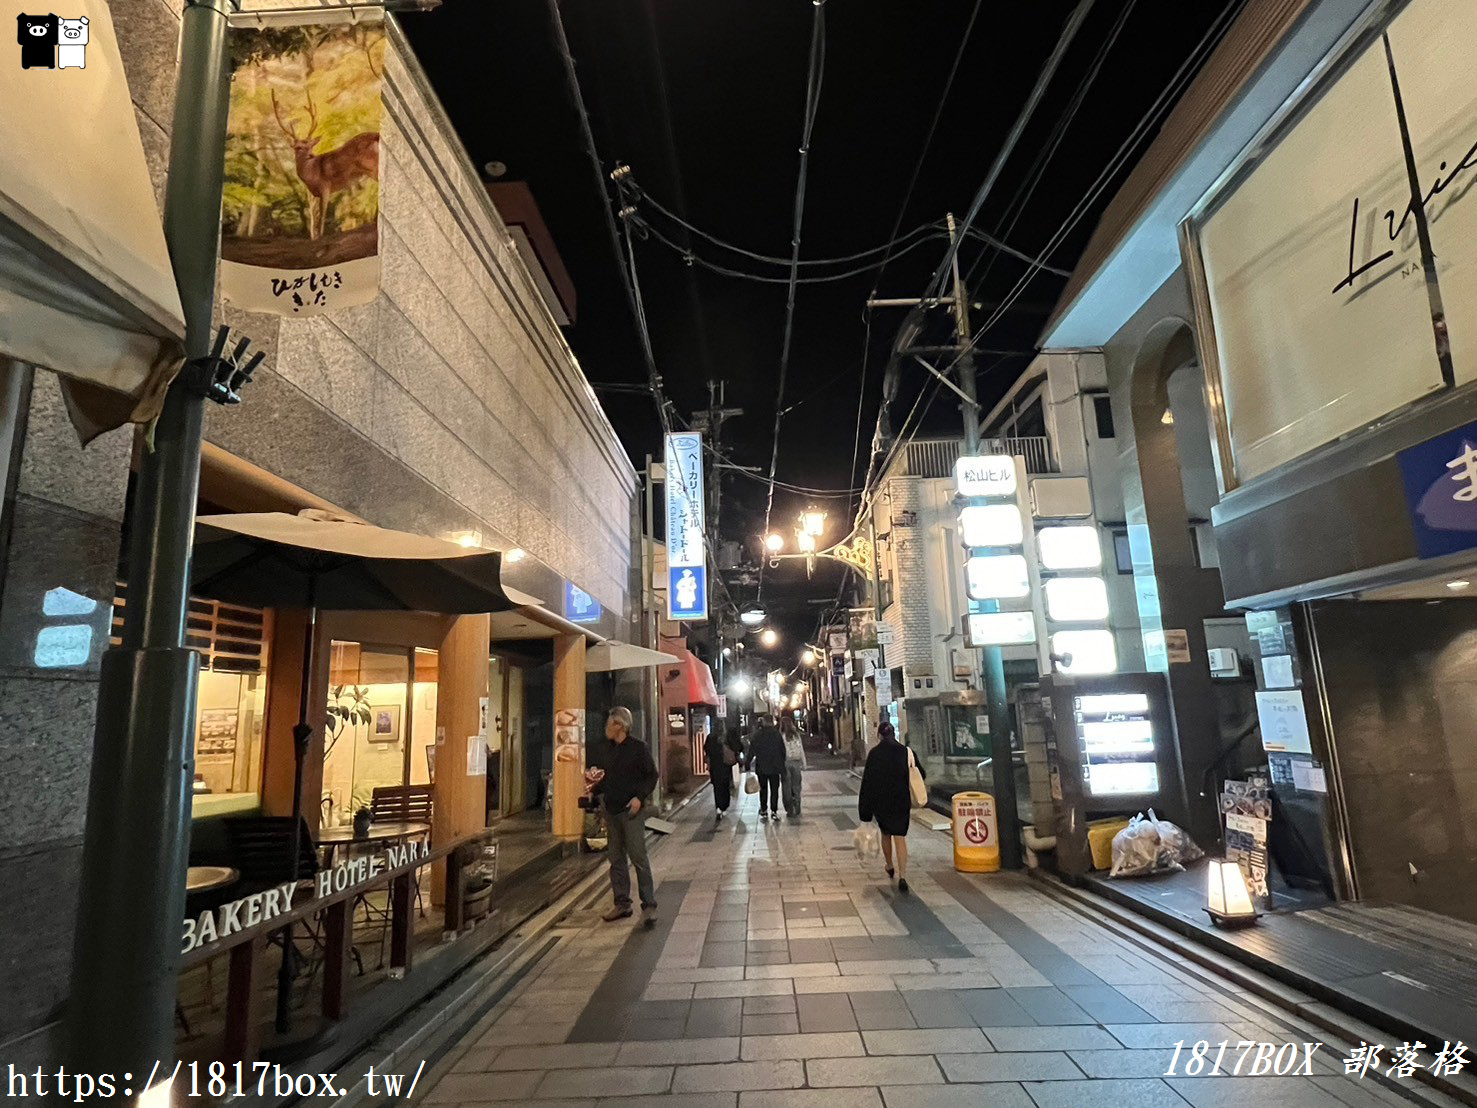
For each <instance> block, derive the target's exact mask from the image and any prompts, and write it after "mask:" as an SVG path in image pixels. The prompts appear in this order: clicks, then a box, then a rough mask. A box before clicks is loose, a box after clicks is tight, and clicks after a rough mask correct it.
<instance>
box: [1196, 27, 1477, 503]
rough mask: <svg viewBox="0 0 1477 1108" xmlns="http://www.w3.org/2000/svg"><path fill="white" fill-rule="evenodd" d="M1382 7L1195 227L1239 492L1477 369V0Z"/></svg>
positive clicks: (1204, 208) (1223, 448) (1204, 336)
mask: <svg viewBox="0 0 1477 1108" xmlns="http://www.w3.org/2000/svg"><path fill="white" fill-rule="evenodd" d="M1391 7H1398V10H1396V12H1395V14H1394V15H1393V17H1388V15H1387V13H1388V11H1389V9H1390V8H1391ZM1387 17H1388V22H1387V23H1386V24H1385V25H1384V26H1383V27H1381V26H1380V25H1379V24H1378V23H1374V24H1370V25H1368V26H1366V27H1364V28H1362V29H1361V30H1360V32H1359V33H1357V34H1355V35H1351V36H1350V38H1349V39H1348V46H1347V52H1346V53H1345V54H1343V55H1342V56H1341V57H1339V58H1337V59H1332V60H1331V64H1329V65H1328V66H1326V67H1325V69H1324V74H1325V76H1324V77H1323V78H1322V79H1321V80H1320V81H1317V82H1314V83H1312V84H1311V85H1310V87H1309V89H1308V92H1307V93H1306V94H1305V95H1304V96H1302V97H1299V98H1296V99H1294V100H1293V101H1292V102H1290V103H1289V104H1288V105H1287V106H1286V108H1285V110H1284V111H1283V112H1282V113H1281V114H1280V115H1279V117H1278V118H1277V119H1275V120H1274V121H1273V122H1272V124H1270V125H1269V127H1268V128H1267V130H1266V131H1265V132H1264V134H1262V135H1260V136H1258V137H1257V139H1256V140H1255V141H1253V142H1251V143H1249V144H1248V146H1247V151H1248V155H1247V158H1246V160H1245V161H1244V162H1243V163H1242V164H1241V165H1239V166H1235V167H1233V169H1232V171H1231V172H1229V173H1228V174H1227V175H1226V176H1225V178H1224V179H1223V183H1222V184H1221V185H1220V186H1219V187H1218V188H1217V189H1216V190H1215V191H1214V192H1212V193H1211V194H1209V195H1207V196H1206V197H1205V198H1204V199H1203V200H1202V201H1201V203H1200V204H1199V205H1198V206H1197V208H1196V210H1195V211H1194V212H1192V214H1191V217H1190V219H1189V220H1188V221H1187V224H1186V232H1187V233H1186V235H1185V236H1184V239H1183V241H1184V242H1185V250H1186V255H1187V261H1188V265H1187V269H1188V271H1189V272H1191V273H1192V274H1195V275H1196V277H1197V280H1195V281H1194V282H1193V284H1194V285H1195V292H1196V296H1197V299H1198V301H1199V303H1198V305H1197V307H1198V308H1199V309H1200V310H1199V312H1198V313H1197V314H1199V315H1201V316H1202V317H1204V318H1206V319H1207V320H1208V322H1209V324H1210V326H1209V327H1202V328H1200V329H1199V334H1198V336H1197V337H1198V339H1199V342H1200V349H1201V353H1202V356H1203V357H1204V359H1205V361H1206V364H1207V367H1208V368H1209V369H1210V373H1209V374H1208V376H1209V378H1210V382H1211V391H1212V393H1213V394H1214V395H1212V402H1213V403H1212V409H1213V410H1217V409H1218V410H1220V411H1222V412H1223V413H1224V415H1223V417H1219V418H1220V422H1219V424H1218V427H1217V433H1218V439H1219V445H1220V454H1221V457H1220V463H1221V468H1222V470H1223V472H1224V474H1225V476H1226V484H1227V486H1228V487H1234V486H1235V485H1238V484H1241V483H1244V482H1246V481H1248V480H1250V479H1252V478H1254V477H1256V476H1258V475H1260V474H1263V473H1266V472H1268V471H1270V470H1274V469H1276V468H1278V467H1280V466H1282V465H1284V464H1286V463H1287V462H1289V461H1291V460H1293V459H1295V458H1298V457H1300V456H1302V455H1304V454H1306V453H1307V452H1309V451H1311V450H1313V449H1315V448H1317V447H1319V446H1322V445H1324V444H1325V443H1329V442H1332V441H1334V440H1336V439H1338V438H1340V437H1342V436H1344V435H1347V434H1349V433H1350V432H1353V431H1357V430H1360V429H1361V428H1364V427H1366V426H1368V425H1370V424H1371V423H1373V422H1374V421H1376V420H1379V419H1381V418H1383V417H1384V416H1386V415H1387V414H1389V413H1390V412H1393V411H1396V410H1398V409H1400V408H1402V407H1404V406H1406V405H1408V404H1412V403H1415V402H1418V401H1420V400H1421V399H1422V398H1423V397H1427V396H1429V395H1431V394H1432V393H1436V392H1440V391H1443V390H1445V389H1448V388H1450V387H1453V386H1456V385H1461V384H1463V383H1465V382H1467V381H1471V380H1473V379H1474V376H1477V315H1474V313H1473V311H1472V308H1471V306H1472V305H1473V304H1474V303H1477V254H1474V249H1473V243H1477V193H1474V190H1473V188H1472V185H1473V183H1474V182H1477V157H1474V156H1473V150H1474V140H1477V127H1474V124H1473V120H1474V119H1477V86H1474V85H1473V84H1472V82H1471V81H1470V80H1467V79H1465V78H1464V74H1465V73H1466V72H1467V71H1468V69H1469V63H1468V55H1469V46H1470V44H1471V43H1472V42H1473V41H1477V4H1472V3H1470V2H1469V0H1411V2H1410V3H1408V4H1406V5H1404V6H1395V5H1391V6H1386V7H1385V8H1384V9H1383V10H1382V11H1380V12H1379V13H1377V16H1376V18H1387ZM1396 82H1398V87H1399V98H1400V100H1401V102H1402V105H1403V116H1404V121H1403V122H1404V126H1402V121H1401V119H1400V118H1399V117H1398V116H1397V114H1396V112H1395V101H1396ZM1412 176H1413V177H1415V178H1416V179H1418V180H1419V181H1420V188H1421V190H1422V193H1421V195H1420V197H1419V198H1414V197H1412V195H1411V185H1410V179H1411V177H1412ZM1418 223H1424V224H1425V225H1426V227H1427V229H1428V233H1429V240H1428V241H1429V244H1430V248H1431V253H1432V254H1433V255H1434V269H1433V270H1432V273H1431V277H1430V279H1428V274H1427V271H1426V267H1425V266H1424V265H1423V258H1422V246H1421V238H1422V236H1421V235H1420V234H1418V233H1417V227H1418ZM1438 293H1439V301H1438V299H1437V296H1436V295H1433V294H1438ZM1438 303H1439V304H1443V305H1444V315H1443V317H1442V318H1440V319H1437V318H1436V311H1437V304H1438ZM1294 366H1295V367H1296V372H1295V373H1293V372H1289V368H1290V367H1294Z"/></svg>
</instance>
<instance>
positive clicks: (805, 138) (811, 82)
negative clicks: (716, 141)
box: [758, 0, 826, 600]
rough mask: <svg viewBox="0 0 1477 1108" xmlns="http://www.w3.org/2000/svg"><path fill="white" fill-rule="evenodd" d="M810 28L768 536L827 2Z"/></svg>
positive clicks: (818, 3) (818, 0) (818, 5)
mask: <svg viewBox="0 0 1477 1108" xmlns="http://www.w3.org/2000/svg"><path fill="white" fill-rule="evenodd" d="M813 2H814V6H815V15H814V17H813V18H812V20H811V25H810V73H809V76H808V78H807V80H806V90H805V126H804V127H803V129H802V132H801V139H800V170H799V173H798V174H797V176H796V180H795V214H794V219H793V221H792V227H793V230H792V231H791V234H790V287H789V292H788V294H787V295H786V301H785V337H784V343H783V345H782V346H781V348H780V374H779V388H778V390H777V391H776V394H775V401H774V450H773V452H772V453H771V455H770V459H769V496H768V497H767V498H766V502H765V505H764V533H765V534H766V535H767V534H769V521H770V517H771V516H772V514H773V512H774V478H775V473H776V472H777V471H778V469H779V464H780V423H781V422H782V421H783V420H784V418H785V379H786V377H788V376H789V372H790V346H791V344H792V342H793V339H794V335H795V290H796V283H797V281H798V278H799V276H800V228H801V224H802V223H803V221H804V218H805V179H806V175H807V173H808V171H809V168H810V138H811V134H812V132H813V131H814V129H815V117H816V112H817V110H818V109H819V107H820V98H821V83H822V81H823V80H824V78H825V73H826V0H813ZM763 596H764V563H763V562H760V563H759V587H758V597H759V598H760V599H761V600H762V599H763Z"/></svg>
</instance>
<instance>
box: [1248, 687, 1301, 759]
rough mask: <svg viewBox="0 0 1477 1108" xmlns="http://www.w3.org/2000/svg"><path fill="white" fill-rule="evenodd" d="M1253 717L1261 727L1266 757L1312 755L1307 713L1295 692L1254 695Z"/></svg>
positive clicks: (1268, 692) (1296, 691) (1259, 693)
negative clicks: (1255, 717) (1254, 715)
mask: <svg viewBox="0 0 1477 1108" xmlns="http://www.w3.org/2000/svg"><path fill="white" fill-rule="evenodd" d="M1256 715H1257V720H1258V721H1259V722H1260V723H1261V727H1262V749H1263V750H1265V751H1267V752H1268V753H1269V754H1311V753H1313V743H1312V740H1311V739H1310V738H1309V737H1308V713H1307V709H1306V708H1305V707H1304V706H1303V694H1302V692H1301V691H1299V690H1297V689H1290V690H1288V691H1286V692H1282V691H1261V692H1258V693H1257V694H1256Z"/></svg>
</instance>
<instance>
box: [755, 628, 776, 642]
mask: <svg viewBox="0 0 1477 1108" xmlns="http://www.w3.org/2000/svg"><path fill="white" fill-rule="evenodd" d="M759 641H760V642H761V643H763V644H764V645H765V646H773V645H774V644H775V643H777V642H779V641H780V636H779V632H777V631H776V630H775V629H774V628H773V627H766V628H765V629H764V630H763V631H762V632H760V634H759Z"/></svg>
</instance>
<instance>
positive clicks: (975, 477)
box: [954, 454, 1016, 497]
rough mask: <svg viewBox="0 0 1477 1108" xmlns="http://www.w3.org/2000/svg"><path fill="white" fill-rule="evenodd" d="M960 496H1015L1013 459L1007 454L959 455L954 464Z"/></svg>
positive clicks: (955, 482) (955, 483) (955, 485)
mask: <svg viewBox="0 0 1477 1108" xmlns="http://www.w3.org/2000/svg"><path fill="white" fill-rule="evenodd" d="M954 487H955V488H956V489H957V490H958V492H959V495H960V496H1012V497H1013V496H1015V489H1016V482H1015V459H1014V458H1012V457H1011V456H1010V455H1009V454H985V455H981V456H970V455H961V456H960V458H959V460H958V461H957V462H955V463H954Z"/></svg>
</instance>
